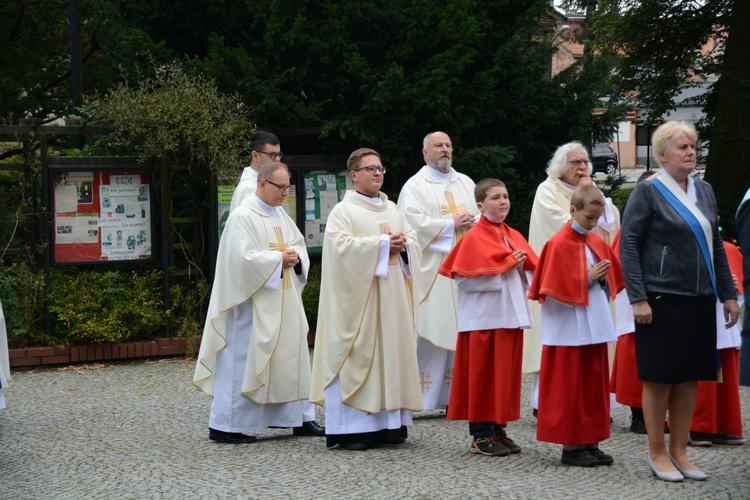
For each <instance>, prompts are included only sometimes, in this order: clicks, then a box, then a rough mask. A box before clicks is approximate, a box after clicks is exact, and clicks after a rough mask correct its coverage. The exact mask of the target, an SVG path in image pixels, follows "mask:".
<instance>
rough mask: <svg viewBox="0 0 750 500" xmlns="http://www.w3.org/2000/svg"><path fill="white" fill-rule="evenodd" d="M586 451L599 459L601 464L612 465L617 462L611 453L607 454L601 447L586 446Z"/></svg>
mask: <svg viewBox="0 0 750 500" xmlns="http://www.w3.org/2000/svg"><path fill="white" fill-rule="evenodd" d="M586 451H588V452H589V454H591V455H593V456H594V458H596V459H597V460H599V465H612V464H613V463H615V459H614V458H612V457H611V456H610V455H607V454H606V453H604V452H603V451H602V450H600V449H599V448H586Z"/></svg>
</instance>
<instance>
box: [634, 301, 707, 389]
mask: <svg viewBox="0 0 750 500" xmlns="http://www.w3.org/2000/svg"><path fill="white" fill-rule="evenodd" d="M647 296H648V303H649V305H650V306H651V311H652V313H653V321H652V323H651V324H650V325H641V324H638V323H636V325H635V355H636V361H637V363H638V378H640V379H641V380H642V381H643V382H654V383H659V384H680V383H682V382H689V381H693V380H716V375H717V371H718V368H719V367H718V359H719V358H718V356H717V354H716V298H715V297H714V296H713V295H709V296H705V297H688V296H685V295H670V294H666V293H647Z"/></svg>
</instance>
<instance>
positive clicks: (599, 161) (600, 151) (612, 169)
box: [591, 142, 619, 175]
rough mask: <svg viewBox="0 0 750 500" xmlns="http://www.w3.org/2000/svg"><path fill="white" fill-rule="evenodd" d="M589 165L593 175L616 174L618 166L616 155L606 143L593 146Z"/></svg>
mask: <svg viewBox="0 0 750 500" xmlns="http://www.w3.org/2000/svg"><path fill="white" fill-rule="evenodd" d="M591 164H592V166H593V169H594V173H596V172H604V173H605V174H607V175H609V174H614V173H616V172H617V166H618V165H619V162H618V161H617V153H616V152H615V150H614V149H612V146H610V145H609V144H607V143H606V142H600V143H597V144H594V148H593V149H592V150H591Z"/></svg>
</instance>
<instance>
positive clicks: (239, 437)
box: [208, 427, 258, 444]
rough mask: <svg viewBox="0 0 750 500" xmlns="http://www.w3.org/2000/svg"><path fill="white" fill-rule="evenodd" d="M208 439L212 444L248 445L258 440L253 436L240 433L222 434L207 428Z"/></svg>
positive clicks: (222, 432)
mask: <svg viewBox="0 0 750 500" xmlns="http://www.w3.org/2000/svg"><path fill="white" fill-rule="evenodd" d="M208 439H209V440H211V441H213V442H214V443H229V444H249V443H254V442H256V441H257V440H258V438H257V437H255V436H248V435H246V434H242V433H241V432H224V431H219V430H216V429H212V428H210V427H209V428H208Z"/></svg>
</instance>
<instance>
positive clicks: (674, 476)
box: [646, 453, 684, 483]
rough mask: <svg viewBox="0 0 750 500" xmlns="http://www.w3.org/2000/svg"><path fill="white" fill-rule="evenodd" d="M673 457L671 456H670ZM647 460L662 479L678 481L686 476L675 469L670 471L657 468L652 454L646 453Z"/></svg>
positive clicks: (655, 473) (652, 469)
mask: <svg viewBox="0 0 750 500" xmlns="http://www.w3.org/2000/svg"><path fill="white" fill-rule="evenodd" d="M670 458H671V457H670ZM646 460H647V461H648V466H649V467H651V471H652V472H653V473H654V475H655V476H656V477H658V478H659V479H661V480H662V481H670V482H673V483H675V482H678V481H682V480H683V479H684V477H683V476H682V474H680V472H679V471H676V470H673V471H669V472H662V471H660V470H659V469H657V468H656V466H655V465H654V462H653V461H652V460H651V454H649V453H646Z"/></svg>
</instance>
